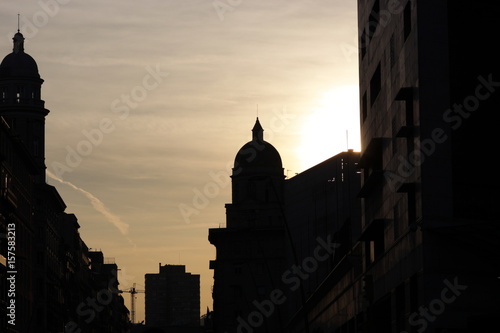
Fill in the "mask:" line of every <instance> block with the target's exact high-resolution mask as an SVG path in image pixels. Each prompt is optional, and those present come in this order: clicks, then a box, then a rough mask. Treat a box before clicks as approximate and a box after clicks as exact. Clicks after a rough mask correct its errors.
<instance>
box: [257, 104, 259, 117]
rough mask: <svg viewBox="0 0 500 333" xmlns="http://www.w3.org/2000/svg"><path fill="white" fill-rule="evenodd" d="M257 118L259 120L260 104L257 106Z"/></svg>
mask: <svg viewBox="0 0 500 333" xmlns="http://www.w3.org/2000/svg"><path fill="white" fill-rule="evenodd" d="M257 118H259V104H257Z"/></svg>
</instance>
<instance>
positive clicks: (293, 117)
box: [0, 0, 360, 322]
mask: <svg viewBox="0 0 500 333" xmlns="http://www.w3.org/2000/svg"><path fill="white" fill-rule="evenodd" d="M1 2H2V4H1V10H0V57H3V56H5V55H7V54H8V53H10V52H12V37H13V35H14V34H15V33H16V31H17V27H18V13H19V14H20V19H19V27H20V30H21V33H23V34H24V37H25V39H26V40H25V52H26V53H28V54H30V55H31V56H32V57H33V58H34V59H35V60H36V62H37V64H38V68H39V72H40V75H41V77H42V78H43V79H44V84H43V85H42V99H43V100H45V107H46V108H47V109H49V110H50V113H49V115H48V116H47V118H46V143H45V144H46V147H45V150H46V165H47V182H48V183H49V184H51V185H54V186H56V188H57V189H58V191H59V193H60V194H61V196H62V198H63V199H64V201H65V203H66V205H67V209H66V212H67V213H73V214H75V215H76V216H77V218H78V222H79V224H80V226H81V228H80V234H81V237H82V239H83V240H84V241H85V243H86V244H87V246H88V247H89V248H91V249H92V250H102V251H103V253H104V256H105V257H109V258H114V260H115V262H116V264H117V265H118V266H119V268H120V271H119V282H120V288H121V289H122V290H127V289H129V288H130V287H132V285H133V283H136V288H137V289H139V290H144V275H145V274H146V273H158V265H159V263H161V264H162V265H165V264H182V265H185V266H186V270H187V271H188V272H191V273H193V274H200V276H201V309H202V314H203V313H204V312H205V311H206V308H207V307H209V308H210V309H211V308H212V299H211V286H212V284H213V271H211V270H210V269H209V260H214V259H215V254H216V253H215V248H214V247H213V246H212V245H211V244H210V243H209V242H208V229H209V228H218V227H224V226H225V208H224V204H225V203H230V201H231V192H230V188H231V186H230V178H229V176H230V174H231V168H232V166H233V163H234V158H235V156H236V153H237V152H238V150H239V149H240V148H241V147H242V146H243V145H244V144H245V143H246V142H248V141H250V140H251V129H252V127H253V125H254V123H255V120H256V117H258V118H259V120H260V123H261V124H262V126H263V128H264V139H265V140H266V141H268V142H270V143H272V144H273V146H274V147H275V148H276V149H277V150H278V151H279V152H280V155H281V158H282V161H283V167H284V173H285V174H286V175H287V177H288V178H291V177H293V176H295V175H296V174H297V173H300V172H302V171H304V170H306V169H308V168H310V167H312V166H314V165H316V164H318V163H319V162H321V161H324V160H326V159H327V158H329V157H331V156H334V155H336V154H337V153H340V152H342V151H345V150H347V149H348V148H349V149H354V150H356V151H359V149H360V142H359V140H360V139H359V111H358V109H359V97H358V61H357V59H358V58H357V35H358V33H357V14H356V2H354V1H347V0H316V1H312V0H287V1H285V0H273V1H257V0H254V1H250V0H175V1H174V0H146V1H141V2H139V1H132V0H120V1H118V0H108V1H98V0H85V1H83V0H39V1H34V0H33V1H31V0H30V1H28V0H23V1H19V0H16V1H14V0H1ZM123 296H124V298H125V302H126V305H127V306H128V307H129V309H130V294H128V293H124V294H123ZM142 320H144V294H141V293H139V294H137V301H136V321H138V322H140V321H142Z"/></svg>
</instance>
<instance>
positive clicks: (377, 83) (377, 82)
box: [370, 64, 382, 105]
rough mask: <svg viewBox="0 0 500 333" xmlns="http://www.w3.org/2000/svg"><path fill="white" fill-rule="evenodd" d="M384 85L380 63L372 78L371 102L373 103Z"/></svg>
mask: <svg viewBox="0 0 500 333" xmlns="http://www.w3.org/2000/svg"><path fill="white" fill-rule="evenodd" d="M381 87H382V77H381V74H380V64H378V66H377V68H376V69H375V72H374V73H373V76H372V78H371V79H370V103H371V105H373V103H375V100H376V99H377V96H378V94H379V93H380V89H381Z"/></svg>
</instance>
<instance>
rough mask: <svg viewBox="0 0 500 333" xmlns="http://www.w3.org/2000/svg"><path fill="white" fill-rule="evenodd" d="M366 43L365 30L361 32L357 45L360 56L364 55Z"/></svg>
mask: <svg viewBox="0 0 500 333" xmlns="http://www.w3.org/2000/svg"><path fill="white" fill-rule="evenodd" d="M367 45H368V36H367V35H366V30H363V32H362V33H361V40H360V41H359V47H360V49H361V58H364V57H365V54H366V46H367Z"/></svg>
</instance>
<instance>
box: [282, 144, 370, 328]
mask: <svg viewBox="0 0 500 333" xmlns="http://www.w3.org/2000/svg"><path fill="white" fill-rule="evenodd" d="M359 157H360V153H359V152H354V151H352V150H349V151H346V152H342V153H340V154H337V155H335V156H333V157H331V158H329V159H327V160H326V161H323V162H321V163H320V164H318V165H316V166H314V167H312V168H310V169H308V170H306V171H304V172H301V173H300V174H298V175H297V176H295V177H293V178H291V179H288V180H287V181H286V182H285V198H286V200H285V204H286V205H285V206H286V220H287V225H288V227H289V229H290V240H289V242H287V249H288V255H287V258H288V265H287V270H286V271H285V272H284V273H283V276H282V277H283V280H284V281H285V282H286V286H287V288H286V297H287V303H286V304H287V312H288V314H289V317H288V320H287V325H288V329H289V330H290V331H300V330H303V331H306V332H307V331H310V332H315V329H316V328H317V327H315V325H314V321H315V319H314V318H311V314H310V313H309V309H314V308H315V307H317V306H319V307H320V308H321V309H323V307H324V304H328V302H330V301H331V300H332V299H331V295H332V294H333V293H334V292H335V291H334V290H332V288H333V286H335V285H336V284H338V283H339V278H341V276H342V275H341V274H344V273H345V272H349V274H355V272H354V271H353V265H352V264H353V260H352V256H353V255H355V253H354V251H353V246H354V244H355V243H356V241H357V240H358V238H359V237H360V234H361V202H360V200H359V198H358V197H357V194H358V193H359V188H360V181H361V175H360V173H359V165H358V162H359ZM320 313H321V312H320ZM320 313H315V314H314V315H315V316H318V315H321V314H320ZM322 315H323V316H330V315H331V311H330V312H327V313H326V314H322ZM309 322H310V323H309Z"/></svg>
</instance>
